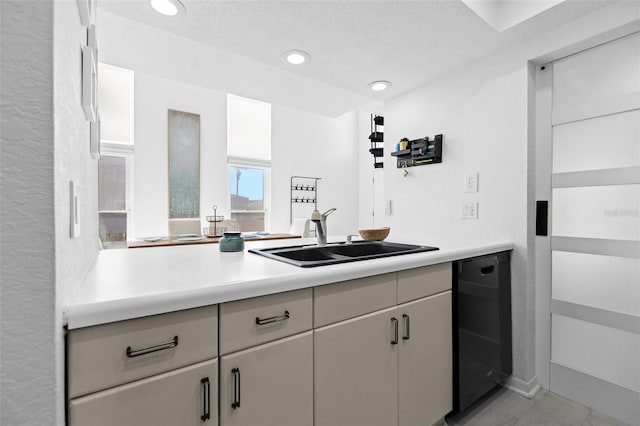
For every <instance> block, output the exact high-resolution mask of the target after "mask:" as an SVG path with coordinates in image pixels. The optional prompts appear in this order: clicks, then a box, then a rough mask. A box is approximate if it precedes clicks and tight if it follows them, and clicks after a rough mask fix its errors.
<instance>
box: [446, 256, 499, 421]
mask: <svg viewBox="0 0 640 426" xmlns="http://www.w3.org/2000/svg"><path fill="white" fill-rule="evenodd" d="M511 371H512V360H511V268H510V264H509V252H501V253H496V254H491V255H485V256H479V257H473V258H470V259H465V260H460V261H457V262H455V264H454V268H453V413H457V412H459V411H463V410H465V409H466V408H467V407H469V406H470V405H472V404H473V403H474V402H476V401H477V400H478V399H479V398H480V397H482V396H483V395H485V394H486V393H487V392H489V391H490V390H491V389H493V388H494V387H495V386H497V385H498V384H500V383H501V382H503V381H504V380H505V379H506V378H507V377H509V376H510V375H511Z"/></svg>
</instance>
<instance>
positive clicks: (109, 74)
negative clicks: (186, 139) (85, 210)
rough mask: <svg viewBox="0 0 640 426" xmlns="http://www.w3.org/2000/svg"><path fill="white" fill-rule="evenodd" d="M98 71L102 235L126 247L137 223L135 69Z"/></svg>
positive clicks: (110, 245)
mask: <svg viewBox="0 0 640 426" xmlns="http://www.w3.org/2000/svg"><path fill="white" fill-rule="evenodd" d="M98 74H99V80H98V110H99V111H100V159H99V160H98V226H99V228H98V234H99V236H100V241H102V245H103V247H104V248H119V247H123V248H126V247H127V243H126V241H127V235H128V234H131V233H132V226H131V224H132V222H133V220H132V217H131V209H132V207H133V203H132V199H133V191H132V186H133V71H131V70H127V69H124V68H118V67H114V66H111V65H107V64H102V63H101V64H98Z"/></svg>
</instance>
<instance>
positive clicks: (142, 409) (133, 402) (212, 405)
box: [69, 360, 218, 426]
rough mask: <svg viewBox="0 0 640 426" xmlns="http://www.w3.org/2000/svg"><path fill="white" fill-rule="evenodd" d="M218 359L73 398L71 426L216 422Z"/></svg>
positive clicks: (199, 425) (166, 425)
mask: <svg viewBox="0 0 640 426" xmlns="http://www.w3.org/2000/svg"><path fill="white" fill-rule="evenodd" d="M217 377H218V363H217V361H216V360H211V361H205V362H201V363H198V364H195V365H191V366H189V367H184V368H180V369H177V370H173V371H170V372H168V373H164V374H158V375H157V376H152V377H149V378H146V379H142V380H138V381H135V382H132V383H128V384H126V385H122V386H117V387H115V388H111V389H107V390H105V391H101V392H96V393H93V394H90V395H87V396H83V397H80V398H75V399H72V400H71V401H70V403H69V425H70V426H76V425H77V426H86V425H91V426H102V425H104V426H113V425H118V426H143V425H153V426H175V425H181V426H190V425H193V426H209V425H210V426H215V425H217V424H218V409H217V407H218V381H217Z"/></svg>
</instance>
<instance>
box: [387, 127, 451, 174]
mask: <svg viewBox="0 0 640 426" xmlns="http://www.w3.org/2000/svg"><path fill="white" fill-rule="evenodd" d="M442 138H443V136H442V135H435V136H434V138H433V140H429V138H428V137H424V138H421V139H414V140H412V141H409V143H408V146H407V149H403V150H400V151H396V152H392V153H391V155H392V156H394V157H397V160H396V167H397V168H399V169H401V168H405V167H415V166H424V165H427V164H434V163H442Z"/></svg>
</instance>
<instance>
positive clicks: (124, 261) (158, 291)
mask: <svg viewBox="0 0 640 426" xmlns="http://www.w3.org/2000/svg"><path fill="white" fill-rule="evenodd" d="M332 241H334V242H335V241H344V237H335V238H329V242H332ZM390 241H395V242H402V243H413V244H422V245H428V246H436V247H439V248H440V250H437V251H431V252H425V253H416V254H408V255H400V256H391V257H387V258H382V259H375V260H364V261H357V262H350V263H342V264H337V265H328V266H320V267H314V268H300V267H297V266H293V265H289V264H287V263H283V262H279V261H276V260H272V259H268V258H266V257H263V256H259V255H256V254H253V253H249V252H248V251H247V250H248V249H250V248H263V247H283V246H292V245H301V244H314V243H315V238H308V239H302V240H300V239H297V240H271V241H247V242H246V244H245V250H244V252H240V253H221V252H220V250H219V245H218V244H196V245H184V246H176V247H151V248H137V249H115V250H103V251H101V252H100V254H99V255H98V258H97V260H96V263H95V265H94V266H93V268H92V269H91V270H90V271H89V273H88V275H87V277H86V279H85V281H84V282H83V283H82V285H81V287H80V289H79V290H78V292H77V294H76V295H75V297H74V298H73V300H72V302H71V304H70V305H69V306H68V308H67V310H66V312H65V322H66V324H67V326H68V328H69V329H74V328H81V327H87V326H92V325H97V324H104V323H108V322H113V321H120V320H125V319H131V318H136V317H142V316H147V315H155V314H160V313H165V312H171V311H177V310H181V309H189V308H194V307H198V306H205V305H211V304H215V303H221V302H228V301H232V300H238V299H245V298H248V297H255V296H262V295H266V294H272V293H279V292H283V291H289V290H296V289H300V288H305V287H313V286H317V285H322V284H328V283H333V282H338V281H345V280H350V279H355V278H362V277H366V276H371V275H378V274H383V273H387V272H394V271H399V270H403V269H410V268H416V267H420V266H427V265H433V264H437V263H443V262H450V261H452V260H458V259H466V258H469V257H474V256H480V255H483V254H490V253H496V252H499V251H504V250H511V249H513V243H511V242H509V241H478V240H449V239H443V238H429V239H428V240H423V241H410V240H408V239H405V238H403V239H402V240H400V239H398V240H393V239H392V240H390Z"/></svg>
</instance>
